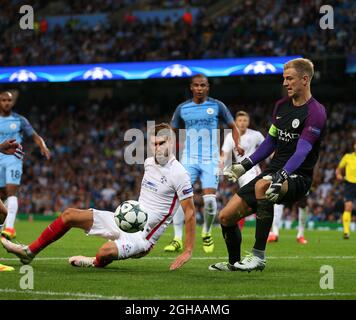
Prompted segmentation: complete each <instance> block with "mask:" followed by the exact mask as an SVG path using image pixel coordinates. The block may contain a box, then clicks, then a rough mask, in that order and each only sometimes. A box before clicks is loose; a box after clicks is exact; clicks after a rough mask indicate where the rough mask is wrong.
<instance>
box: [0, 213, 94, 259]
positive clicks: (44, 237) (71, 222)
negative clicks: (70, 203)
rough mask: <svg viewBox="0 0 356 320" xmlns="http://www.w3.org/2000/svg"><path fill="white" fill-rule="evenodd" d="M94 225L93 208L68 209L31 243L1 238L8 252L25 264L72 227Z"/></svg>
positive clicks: (83, 227)
mask: <svg viewBox="0 0 356 320" xmlns="http://www.w3.org/2000/svg"><path fill="white" fill-rule="evenodd" d="M92 225H93V212H92V210H79V209H67V210H65V211H64V212H63V213H62V215H61V216H59V217H58V218H57V219H56V220H54V221H53V222H52V223H51V224H50V225H49V226H48V227H47V228H46V229H45V230H44V231H43V232H42V234H41V235H40V236H39V237H38V238H37V239H36V240H35V241H33V242H32V243H31V244H30V245H28V246H27V245H23V244H15V243H12V242H11V241H8V240H7V239H5V238H2V239H1V243H2V245H3V246H4V248H5V249H6V250H7V251H8V252H10V253H13V254H15V255H16V256H18V257H19V258H20V260H21V262H22V263H23V264H29V263H31V261H32V260H33V258H34V257H35V256H36V255H37V254H38V253H39V252H41V251H42V250H43V249H44V248H46V247H47V246H48V245H50V244H51V243H52V242H54V241H57V240H58V239H60V238H61V237H62V236H63V235H65V234H66V232H67V231H68V230H69V229H70V228H73V227H74V228H81V229H84V230H89V229H90V228H91V227H92Z"/></svg>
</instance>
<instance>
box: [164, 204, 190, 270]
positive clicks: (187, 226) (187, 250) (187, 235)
mask: <svg viewBox="0 0 356 320" xmlns="http://www.w3.org/2000/svg"><path fill="white" fill-rule="evenodd" d="M180 205H181V206H182V209H183V211H184V217H185V243H184V247H185V249H184V251H183V253H182V254H181V255H179V256H178V257H177V258H176V260H175V261H174V262H173V263H172V264H171V266H170V270H176V269H178V268H180V267H181V266H182V265H183V264H185V263H186V262H188V261H189V259H190V258H191V256H192V253H193V248H194V243H195V221H196V219H195V207H194V202H193V197H189V198H186V199H184V200H182V201H181V202H180Z"/></svg>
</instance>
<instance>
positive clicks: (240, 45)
mask: <svg viewBox="0 0 356 320" xmlns="http://www.w3.org/2000/svg"><path fill="white" fill-rule="evenodd" d="M3 2H4V7H2V8H1V9H2V10H1V12H0V36H1V38H2V41H1V42H0V64H2V65H38V64H76V63H101V62H120V61H146V60H170V59H202V58H232V57H244V56H276V55H293V54H300V53H303V55H306V56H318V55H323V54H325V52H327V53H328V54H329V55H332V54H341V55H344V54H350V53H356V36H355V32H356V30H355V22H356V2H352V1H346V0H345V1H344V0H339V1H336V0H332V1H329V2H328V4H329V5H331V6H332V7H333V9H334V17H335V21H334V26H337V27H335V28H334V29H332V30H322V29H321V28H320V25H319V22H320V18H321V17H322V14H320V12H319V10H320V6H321V5H322V3H321V1H320V0H304V1H294V0H293V1H287V0H277V1H275V0H266V1H252V0H243V1H237V2H236V5H235V6H234V7H233V8H232V9H230V10H229V11H228V12H222V13H221V14H220V15H218V16H216V15H213V16H212V12H210V11H209V5H206V1H176V2H175V1H154V0H153V1H146V2H145V4H146V6H148V8H153V9H157V8H159V7H160V6H162V7H161V8H162V10H164V9H165V8H171V7H173V6H174V7H175V6H178V7H183V8H187V11H188V12H189V8H191V7H194V8H198V9H199V13H198V15H197V16H196V17H194V19H193V18H192V17H190V18H189V17H187V16H185V17H184V18H183V16H182V17H181V19H178V20H177V21H174V20H173V19H169V18H167V19H165V20H164V21H160V20H159V19H155V20H148V21H146V20H145V21H143V20H141V19H140V18H139V17H135V15H134V14H133V13H132V12H131V10H128V11H127V12H126V14H124V15H122V18H120V19H118V18H117V16H116V15H115V14H114V12H116V11H117V10H119V9H120V10H125V9H124V8H125V7H127V6H128V4H130V3H134V2H135V1H134V0H121V1H113V0H107V1H96V2H90V1H89V2H87V1H65V2H64V4H63V6H64V7H63V8H62V11H61V14H63V15H64V14H77V13H82V14H85V13H98V12H104V13H106V14H107V17H108V20H107V21H106V22H105V23H98V24H95V25H94V26H88V25H86V24H82V23H80V22H79V21H78V20H69V21H68V23H67V24H66V25H65V26H63V27H60V26H57V27H54V28H53V29H52V28H49V27H48V23H47V22H46V19H45V17H42V18H41V21H38V23H39V24H38V25H37V27H36V29H35V31H33V30H26V31H25V30H20V29H19V28H18V26H17V24H18V19H19V15H18V11H16V10H13V5H12V2H13V1H11V0H4V1H3ZM28 2H29V4H34V5H36V6H35V11H36V10H38V11H39V12H41V11H40V9H41V8H42V6H45V4H44V3H45V2H44V1H34V0H32V1H28ZM18 3H22V2H21V1H18ZM209 3H213V1H209V2H208V4H209ZM6 4H7V5H6ZM37 7H38V9H37ZM16 8H17V7H16ZM29 44H31V45H29Z"/></svg>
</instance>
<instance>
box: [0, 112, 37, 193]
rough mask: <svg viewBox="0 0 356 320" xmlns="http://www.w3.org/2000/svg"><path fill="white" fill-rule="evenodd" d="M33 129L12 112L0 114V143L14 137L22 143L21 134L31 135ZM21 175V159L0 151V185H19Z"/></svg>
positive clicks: (21, 117)
mask: <svg viewBox="0 0 356 320" xmlns="http://www.w3.org/2000/svg"><path fill="white" fill-rule="evenodd" d="M34 133H35V130H34V129H33V127H32V126H31V124H30V123H29V122H28V120H27V119H26V118H25V117H23V116H21V115H19V114H17V113H14V112H12V113H11V114H10V115H9V116H7V117H3V116H0V143H2V142H4V141H6V140H9V139H16V141H17V142H18V143H22V138H23V134H25V135H27V136H32V135H33V134H34ZM21 176H22V160H20V159H18V158H16V157H15V156H14V155H6V154H3V153H0V187H4V186H5V185H6V184H15V185H19V184H20V182H21Z"/></svg>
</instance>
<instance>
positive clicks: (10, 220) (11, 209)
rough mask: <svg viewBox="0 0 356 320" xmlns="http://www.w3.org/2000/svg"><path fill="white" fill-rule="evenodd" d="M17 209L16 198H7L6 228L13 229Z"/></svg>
mask: <svg viewBox="0 0 356 320" xmlns="http://www.w3.org/2000/svg"><path fill="white" fill-rule="evenodd" d="M18 207H19V205H18V201H17V197H15V196H11V197H8V198H7V217H6V228H14V226H15V220H16V214H17V209H18Z"/></svg>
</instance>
